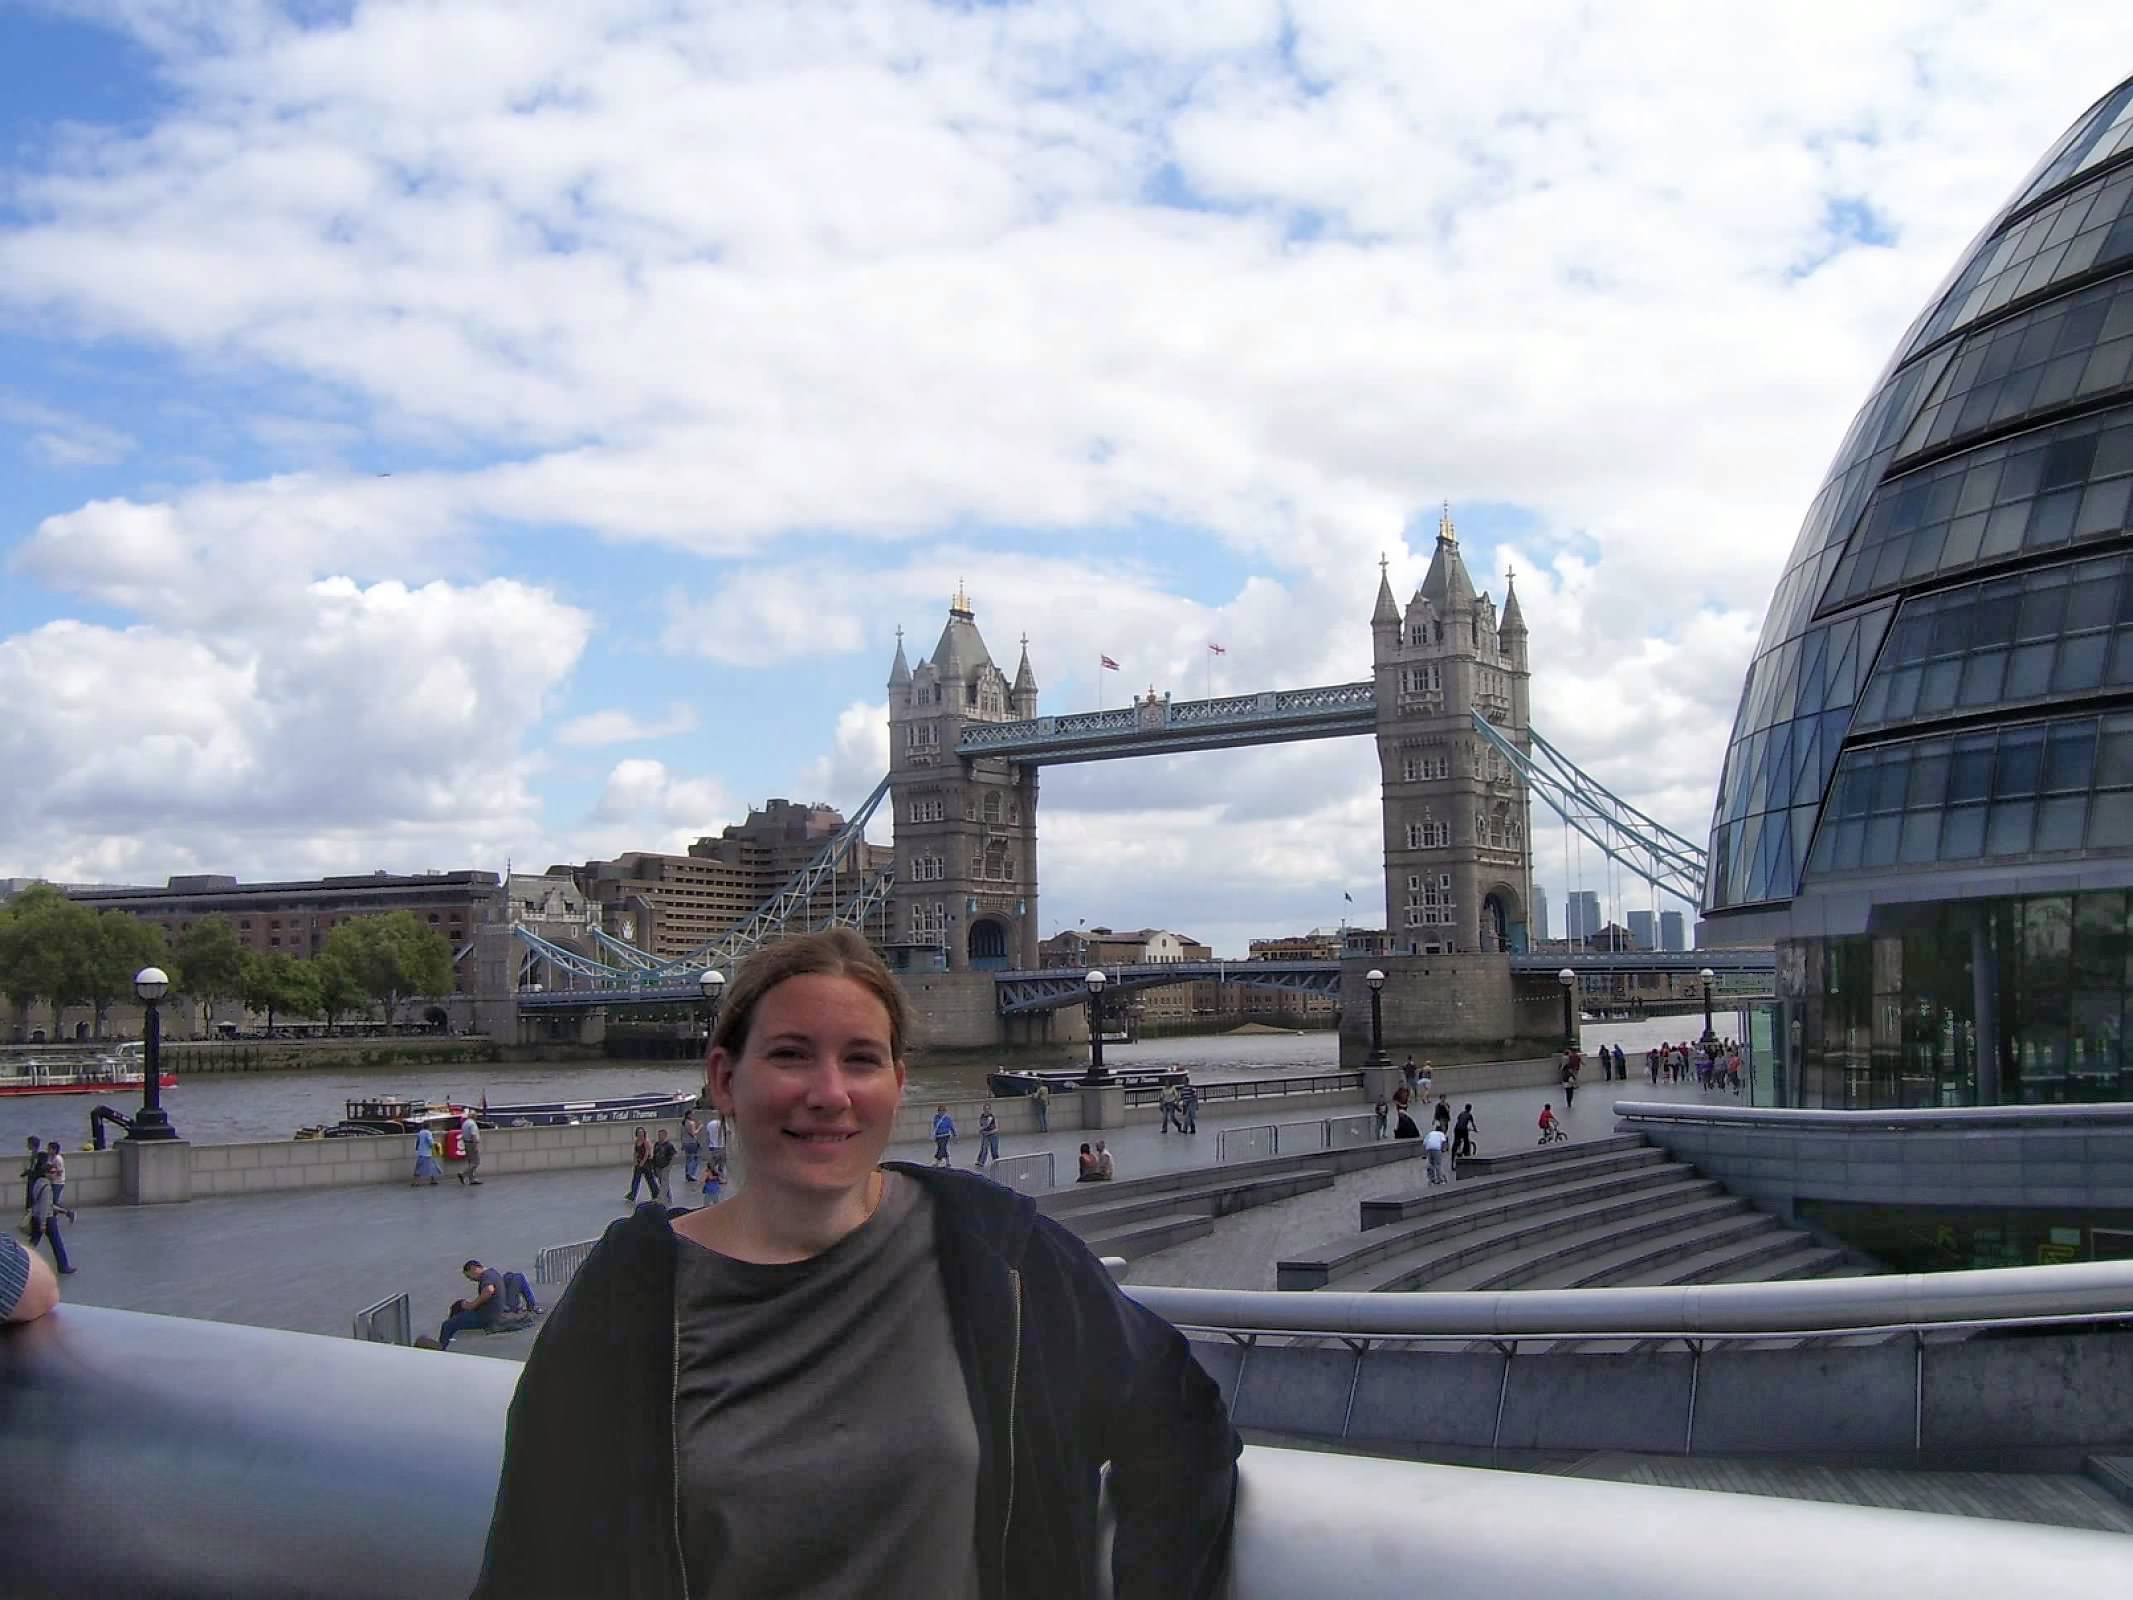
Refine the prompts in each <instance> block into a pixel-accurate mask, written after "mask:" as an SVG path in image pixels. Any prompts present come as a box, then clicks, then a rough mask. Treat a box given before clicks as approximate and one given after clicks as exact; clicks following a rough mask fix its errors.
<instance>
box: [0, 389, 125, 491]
mask: <svg viewBox="0 0 2133 1600" xmlns="http://www.w3.org/2000/svg"><path fill="white" fill-rule="evenodd" d="M0 422H5V423H10V424H13V425H15V426H17V427H21V428H26V429H28V430H29V432H27V433H26V434H25V435H24V436H23V438H22V447H23V449H25V450H27V451H28V452H29V453H30V455H31V456H33V457H35V458H36V459H37V460H39V461H41V462H43V463H44V464H45V465H46V466H49V467H56V468H59V469H60V470H62V471H65V470H68V469H71V468H75V467H109V466H116V465H117V464H118V463H119V462H121V461H124V460H125V459H126V458H127V457H128V456H130V455H132V454H133V451H134V439H133V437H132V435H130V434H128V433H125V432H123V431H121V430H120V429H117V428H111V427H106V426H105V425H104V424H103V423H100V422H93V421H91V420H90V419H89V418H87V417H81V416H76V415H75V414H74V413H72V412H70V411H63V410H61V409H60V408H59V407H57V406H48V405H44V404H41V403H40V402H38V401H35V400H30V399H26V398H24V397H23V396H21V395H13V394H8V393H6V392H4V391H0Z"/></svg>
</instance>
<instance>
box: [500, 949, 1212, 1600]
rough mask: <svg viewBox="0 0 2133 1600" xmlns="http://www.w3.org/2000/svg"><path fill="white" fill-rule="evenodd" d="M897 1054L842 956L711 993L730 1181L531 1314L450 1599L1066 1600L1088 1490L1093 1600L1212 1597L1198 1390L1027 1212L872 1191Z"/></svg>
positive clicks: (617, 1236) (940, 1196)
mask: <svg viewBox="0 0 2133 1600" xmlns="http://www.w3.org/2000/svg"><path fill="white" fill-rule="evenodd" d="M907 1035H908V1027H907V1013H906V1009H905V1006H904V1001H903V997H902V993H901V991H900V990H899V989H898V988H897V986H896V983H895V980H894V979H892V978H891V977H890V976H889V973H888V971H887V969H886V968H884V967H883V965H882V963H881V959H880V957H879V956H877V955H876V954H875V953H874V952H873V951H872V949H870V948H869V947H868V946H867V944H866V942H865V941H864V940H863V939H861V938H860V937H859V936H858V935H857V934H856V933H854V932H852V931H851V930H849V929H838V930H835V931H833V932H830V933H825V934H811V935H808V936H806V937H804V938H798V939H792V940H788V941H786V942H785V943H783V944H779V945H776V946H773V947H772V948H771V949H769V950H767V951H765V952H764V953H762V954H761V955H759V956H758V957H756V958H755V959H754V960H753V961H751V962H750V963H749V964H748V965H747V966H746V967H744V968H743V969H742V971H741V973H740V975H739V977H738V978H737V979H736V980H735V982H734V983H733V985H732V988H731V989H730V991H729V993H728V998H727V1002H726V1006H725V1009H724V1012H723V1014H722V1016H721V1018H720V1022H719V1026H718V1029H717V1032H716V1033H715V1035H714V1036H713V1039H712V1046H711V1051H710V1055H709V1058H708V1061H707V1066H708V1070H709V1077H710V1088H711V1094H712V1098H713V1099H714V1100H715V1101H716V1102H717V1104H718V1108H719V1111H720V1112H721V1113H722V1115H723V1116H724V1117H725V1119H726V1125H727V1129H728V1139H729V1143H730V1144H731V1145H732V1146H733V1147H734V1148H735V1149H736V1150H737V1151H738V1153H739V1155H740V1156H741V1158H742V1160H743V1162H744V1164H745V1165H746V1166H747V1168H748V1177H747V1181H746V1182H745V1183H744V1184H743V1185H742V1186H741V1188H740V1191H739V1193H738V1194H737V1195H736V1196H735V1197H734V1198H733V1199H732V1200H731V1201H730V1202H728V1203H727V1204H725V1205H721V1206H717V1207H715V1208H709V1209H706V1210H703V1211H696V1212H676V1211H669V1210H668V1209H667V1208H665V1207H663V1206H660V1205H658V1204H649V1205H645V1206H641V1207H639V1208H638V1210H637V1212H636V1214H635V1215H634V1216H632V1217H630V1218H628V1219H626V1220H624V1221H621V1222H618V1223H616V1224H615V1225H614V1226H613V1227H611V1228H610V1229H609V1230H608V1233H607V1236H606V1237H605V1238H604V1239H602V1240H601V1241H600V1243H599V1245H598V1246H597V1247H596V1248H595V1249H594V1251H593V1253H592V1255H591V1256H590V1257H589V1258H588V1259H587V1260H586V1262H585V1265H584V1266H583V1267H582V1268H581V1269H580V1270H579V1272H578V1275H577V1277H576V1278H575V1279H574V1280H573V1281H572V1283H571V1286H570V1288H569V1289H568V1290H567V1291H566V1292H565V1294H564V1295H563V1298H562V1300H561V1301H560V1302H559V1303H558V1305H557V1306H556V1308H555V1310H554V1311H553V1312H552V1313H551V1314H550V1317H549V1321H548V1323H547V1325H546V1326H545V1327H544V1328H543V1330H542V1333H541V1337H540V1340H539V1342H538V1343H537V1344H536V1345H535V1347H534V1350H533V1355H532V1357H531V1358H530V1359H529V1360H528V1362H527V1364H526V1372H525V1376H524V1377H523V1379H522V1380H521V1381H520V1383H519V1387H518V1393H517V1397H516V1398H515V1399H514V1400H513V1402H512V1406H511V1418H510V1425H509V1431H508V1434H507V1436H506V1441H505V1449H504V1468H503V1477H502V1480H501V1482H500V1484H499V1486H498V1490H497V1498H496V1508H495V1513H494V1516H493V1518H492V1520H491V1523H490V1527H489V1542H488V1550H487V1553H486V1555H485V1557H484V1559H483V1564H482V1576H481V1582H480V1584H479V1586H478V1587H477V1589H476V1591H475V1592H476V1595H477V1597H478V1600H487V1597H500V1596H504V1595H510V1596H512V1597H513V1600H526V1597H532V1596H539V1595H577V1594H591V1593H600V1594H629V1595H635V1596H667V1597H675V1600H679V1597H681V1596H685V1595H716V1596H729V1595H730V1596H743V1595H745V1596H749V1597H752V1600H753V1597H766V1600H767V1597H776V1596H784V1595H793V1596H798V1595H806V1596H810V1597H816V1596H854V1597H856V1596H861V1595H865V1596H868V1597H879V1596H891V1597H893V1596H911V1597H914V1600H916V1597H918V1596H927V1597H934V1596H947V1597H953V1600H978V1597H986V1600H1000V1597H1005V1596H1010V1595H1012V1596H1018V1597H1020V1596H1040V1597H1041V1596H1048V1595H1059V1596H1067V1595H1073V1596H1085V1595H1088V1594H1091V1593H1094V1592H1096V1590H1097V1587H1098V1585H1097V1557H1098V1548H1097V1510H1098V1501H1099V1497H1100V1493H1101V1486H1102V1483H1103V1480H1102V1478H1101V1477H1100V1470H1101V1468H1102V1467H1103V1466H1104V1465H1105V1464H1106V1463H1109V1465H1110V1468H1111V1474H1110V1478H1109V1492H1110V1494H1111V1496H1112V1498H1113V1500H1114V1502H1115V1505H1116V1510H1117V1518H1118V1522H1117V1534H1116V1538H1115V1541H1114V1544H1113V1548H1112V1579H1113V1585H1114V1590H1115V1592H1116V1593H1117V1594H1118V1595H1119V1596H1120V1597H1122V1600H1127V1597H1132V1596H1150V1597H1153V1596H1158V1595H1160V1596H1165V1597H1170V1596H1186V1597H1194V1596H1211V1595H1213V1594H1215V1593H1217V1592H1219V1591H1220V1589H1221V1587H1222V1584H1223V1581H1224V1577H1225V1572H1226V1569H1227V1564H1228V1560H1229V1546H1230V1534H1231V1527H1232V1523H1233V1518H1234V1513H1235V1498H1236V1465H1235V1463H1236V1458H1237V1453H1238V1450H1239V1447H1240V1443H1239V1440H1238V1437H1237V1434H1236V1431H1235V1430H1234V1429H1233V1428H1232V1427H1231V1426H1230V1423H1229V1417H1228V1414H1227V1412H1226V1411H1225V1409H1224V1407H1223V1403H1222V1397H1221V1392H1220V1391H1219V1390H1218V1389H1217V1388H1216V1386H1215V1384H1214V1382H1213V1380H1212V1379H1210V1378H1209V1377H1208V1376H1207V1374H1206V1373H1205V1372H1204V1371H1202V1370H1201V1368H1200V1366H1199V1363H1198V1362H1197V1361H1195V1360H1194V1359H1193V1356H1192V1352H1191V1349H1190V1347H1189V1346H1188V1345H1187V1344H1186V1342H1185V1339H1184V1338H1183V1336H1181V1335H1180V1334H1179V1333H1178V1332H1177V1330H1176V1329H1174V1328H1172V1327H1170V1326H1169V1325H1168V1324H1167V1323H1165V1322H1163V1321H1162V1320H1161V1319H1160V1318H1158V1317H1156V1316H1154V1315H1153V1314H1152V1313H1150V1312H1148V1311H1146V1310H1144V1309H1142V1308H1141V1307H1140V1306H1139V1305H1137V1304H1135V1303H1134V1302H1133V1301H1131V1300H1128V1299H1127V1298H1126V1297H1125V1296H1124V1295H1122V1294H1121V1293H1120V1292H1119V1290H1118V1287H1117V1285H1116V1284H1114V1283H1113V1282H1112V1280H1111V1276H1110V1274H1109V1273H1108V1272H1106V1271H1105V1270H1104V1268H1103V1266H1102V1265H1101V1264H1100V1263H1099V1262H1098V1261H1097V1260H1096V1259H1095V1258H1094V1257H1093V1256H1091V1255H1090V1254H1089V1252H1088V1250H1087V1248H1086V1247H1085V1246H1084V1245H1082V1243H1081V1242H1080V1241H1079V1240H1078V1239H1076V1238H1074V1237H1073V1235H1071V1234H1069V1233H1068V1232H1066V1230H1065V1229H1063V1228H1061V1227H1060V1226H1058V1225H1057V1224H1056V1223H1054V1222H1052V1221H1051V1220H1050V1219H1049V1218H1047V1217H1043V1216H1040V1215H1039V1214H1038V1213H1037V1210H1036V1206H1035V1205H1034V1203H1033V1202H1032V1201H1031V1200H1030V1199H1029V1198H1028V1197H1027V1196H1025V1195H1021V1194H1017V1193H1015V1192H1014V1191H1013V1190H1010V1189H1006V1188H1003V1187H1001V1186H999V1185H996V1184H993V1183H991V1182H989V1181H988V1180H986V1179H984V1178H981V1177H977V1176H974V1175H972V1174H969V1173H964V1172H954V1171H934V1170H931V1169H929V1168H923V1167H915V1166H908V1165H904V1164H901V1163H895V1164H891V1165H889V1166H887V1167H884V1166H882V1165H880V1160H881V1154H882V1150H883V1148H884V1147H885V1146H886V1144H887V1143H888V1137H889V1130H890V1126H891V1124H892V1123H893V1121H894V1120H895V1116H896V1110H897V1107H898V1105H899V1104H900V1103H901V1101H902V1098H903V1087H904V1078H905V1065H904V1058H905V1053H906V1050H907V1048H908V1038H907ZM885 1380H889V1381H885ZM832 1494H834V1497H835V1498H834V1501H832V1500H831V1498H830V1496H831V1495H832Z"/></svg>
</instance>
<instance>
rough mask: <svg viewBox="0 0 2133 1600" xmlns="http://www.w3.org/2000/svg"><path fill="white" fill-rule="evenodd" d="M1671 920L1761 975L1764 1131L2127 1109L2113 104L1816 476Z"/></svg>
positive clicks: (2126, 585) (2128, 726)
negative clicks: (1928, 1115)
mask: <svg viewBox="0 0 2133 1600" xmlns="http://www.w3.org/2000/svg"><path fill="white" fill-rule="evenodd" d="M1704 911H1705V915H1706V918H1707V933H1706V935H1705V939H1706V940H1709V941H1710V942H1723V941H1725V940H1726V939H1727V938H1728V937H1729V936H1736V935H1737V936H1738V937H1740V938H1742V939H1743V940H1753V941H1754V942H1758V943H1759V942H1761V941H1762V940H1764V939H1766V938H1767V939H1770V940H1772V941H1773V942H1774V943H1775V944H1776V946H1777V950H1778V996H1777V1001H1776V1005H1775V1015H1774V1016H1773V1017H1772V1018H1771V1019H1770V1020H1771V1022H1772V1023H1773V1024H1774V1026H1773V1027H1772V1029H1771V1031H1770V1037H1771V1039H1772V1042H1773V1055H1774V1057H1775V1060H1774V1062H1773V1065H1774V1067H1775V1071H1774V1072H1771V1073H1769V1074H1768V1075H1767V1077H1766V1079H1765V1080H1764V1081H1766V1082H1768V1083H1769V1084H1771V1085H1772V1086H1773V1093H1772V1096H1771V1097H1772V1098H1775V1099H1776V1100H1777V1101H1779V1102H1780V1103H1786V1104H1797V1105H1810V1106H1833V1107H1856V1108H1871V1107H1879V1106H1915V1105H1963V1104H1975V1103H1987V1104H1991V1103H2003V1102H2040V1101H2056V1100H2095V1099H2133V1037H2129V1036H2133V79H2129V80H2128V81H2127V82H2125V83H2123V84H2120V85H2119V86H2118V87H2117V88H2116V89H2114V90H2113V91H2112V92H2111V93H2109V94H2107V95H2105V96H2104V97H2103V99H2101V100H2099V101H2098V102H2097V103H2096V104H2095V105H2093V106H2091V107H2090V108H2089V109H2088V110H2087V111H2085V112H2084V113H2083V114H2082V116H2081V117H2080V118H2079V119H2078V120H2077V121H2076V122H2075V123H2074V125H2073V126H2072V127H2071V128H2069V129H2068V130H2067V132H2066V133H2065V134H2064V135H2062V136H2061V138H2060V139H2059V141H2058V142H2057V143H2056V144H2054V145H2053V147H2052V148H2051V150H2050V151H2048V152H2046V154H2045V156H2044V158H2043V160H2042V161H2040V162H2039V164H2038V166H2037V168H2036V170H2035V171H2033V172H2032V173H2031V174H2030V175H2029V176H2028V177H2027V178H2025V179H2024V180H2023V182H2022V184H2021V186H2020V187H2019V188H2018V189H2017V190H2016V191H2015V194H2014V196H2013V197H2012V198H2011V199H2010V200H2009V201H2008V203H2007V204H2006V206H2005V207H2003V208H2002V210H2001V211H2000V213H1999V215H1998V216H1997V217H1995V218H1994V220H1993V221H1992V222H1991V223H1990V224H1989V225H1988V226H1987V228H1986V229H1985V231H1984V232H1983V233H1982V234H1981V235H1980V236H1979V237H1978V238H1977V240H1976V241H1975V242H1974V243H1973V244H1972V245H1971V246H1970V248H1969V250H1968V251H1966V252H1965V254H1964V256H1963V258H1962V259H1961V260H1960V261H1959V262H1957V264H1956V266H1955V269H1954V271H1953V272H1952V273H1951V274H1950V275H1949V277H1948V280H1947V282H1946V284H1945V285H1944V287H1943V288H1942V289H1941V291H1940V292H1939V293H1937V294H1936V295H1935V297H1934V299H1933V300H1932V302H1931V303H1929V304H1928V305H1927V306H1926V308H1925V309H1924V311H1923V312H1921V314H1920V316H1919V318H1918V320H1917V322H1916V323H1915V324H1914V325H1913V326H1912V328H1911V329H1910V330H1909V331H1908V332H1907V333H1906V335H1905V337H1904V339H1903V341H1902V343H1901V344H1900V345H1899V347H1898V351H1897V355H1896V358H1895V359H1894V361H1893V362H1892V364H1891V366H1890V367H1889V369H1888V371H1887V372H1886V373H1885V374H1884V375H1883V376H1882V378H1881V380H1880V381H1879V382H1878V383H1877V384H1876V386H1875V389H1874V392H1873V393H1872V395H1870V396H1869V397H1868V399H1867V402H1866V404H1865V405H1864V406H1862V407H1861V408H1860V411H1859V415H1858V416H1857V417H1856V418H1855V419H1854V420H1853V422H1852V425H1851V428H1850V430H1849V431H1848V432H1847V434H1846V436H1845V439H1844V442H1843V444H1842V445H1841V446H1840V447H1839V449H1838V451H1837V454H1836V458H1835V460H1834V462H1833V463H1832V465H1831V467H1830V470H1829V474H1828V476H1827V478H1826V479H1825V480H1824V482H1823V484H1822V487H1821V489H1820V491H1819V492H1818V493H1817V494H1816V496H1815V499H1814V501H1813V503H1812V504H1811V505H1810V507H1809V508H1808V513H1807V517H1806V519H1805V521H1804V522H1803V523H1802V525H1801V528H1800V533H1799V537H1798V539H1797V541H1796V542H1795V544H1794V547H1793V550H1792V554H1791V556H1790V558H1789V559H1788V560H1787V562H1786V567H1785V571H1784V575H1783V577H1782V578H1781V579H1780V581H1779V584H1778V587H1777V592H1776V593H1775V594H1774V595H1773V596H1772V598H1771V603H1770V609H1769V611H1768V613H1767V614H1766V616H1765V617H1764V620H1763V632H1762V636H1761V638H1760V640H1759V641H1758V643H1757V646H1756V653H1755V658H1754V660H1753V662H1752V663H1751V665H1750V667H1749V671H1748V676H1747V681H1746V683H1745V684H1744V685H1743V686H1742V690H1741V699H1740V707H1739V710H1738V711H1737V713H1736V714H1735V718H1734V725H1733V733H1732V738H1731V740H1730V742H1729V744H1728V746H1727V750H1726V762H1725V769H1724V772H1723V775H1722V776H1721V778H1720V781H1719V790H1718V797H1717V804H1716V806H1715V808H1714V811H1713V814H1712V821H1711V849H1710V864H1709V870H1708V875H1707V877H1706V879H1705V883H1704ZM1729 924H1730V927H1729ZM1699 942H1704V941H1703V940H1700V941H1699Z"/></svg>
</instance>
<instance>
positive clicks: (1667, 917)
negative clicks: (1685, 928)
mask: <svg viewBox="0 0 2133 1600" xmlns="http://www.w3.org/2000/svg"><path fill="white" fill-rule="evenodd" d="M1688 947H1689V942H1688V940H1687V938H1686V937H1684V935H1683V933H1682V928H1681V913H1680V912H1678V911H1662V912H1660V913H1659V948H1660V949H1662V950H1686V949H1688Z"/></svg>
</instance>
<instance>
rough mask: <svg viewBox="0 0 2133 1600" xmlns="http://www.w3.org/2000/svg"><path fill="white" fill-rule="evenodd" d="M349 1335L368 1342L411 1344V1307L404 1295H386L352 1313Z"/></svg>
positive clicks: (412, 1309)
mask: <svg viewBox="0 0 2133 1600" xmlns="http://www.w3.org/2000/svg"><path fill="white" fill-rule="evenodd" d="M351 1337H353V1338H357V1339H361V1340H363V1341H365V1342H366V1343H369V1344H413V1343H414V1342H415V1314H414V1308H413V1306H412V1305H411V1303H410V1302H409V1300H408V1297H407V1296H406V1295H405V1294H404V1293H403V1294H395V1295H387V1296H386V1297H385V1298H384V1299H383V1300H380V1301H378V1302H377V1304H375V1305H368V1306H365V1307H364V1308H363V1309H362V1310H361V1311H358V1312H357V1313H356V1314H355V1326H354V1329H353V1331H352V1334H351Z"/></svg>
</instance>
